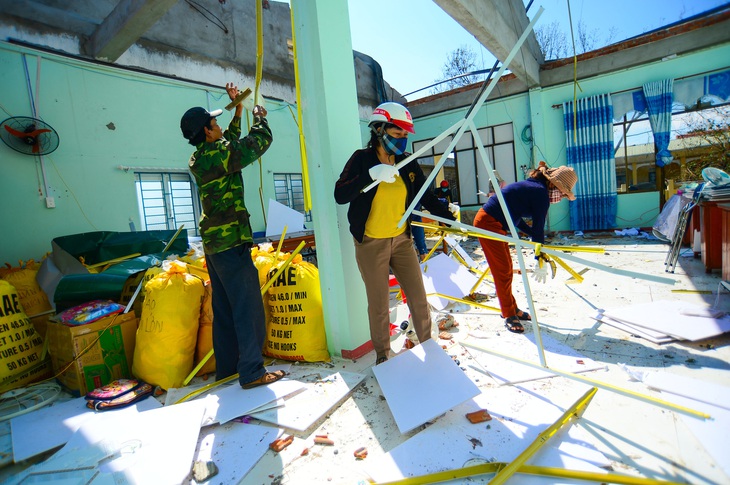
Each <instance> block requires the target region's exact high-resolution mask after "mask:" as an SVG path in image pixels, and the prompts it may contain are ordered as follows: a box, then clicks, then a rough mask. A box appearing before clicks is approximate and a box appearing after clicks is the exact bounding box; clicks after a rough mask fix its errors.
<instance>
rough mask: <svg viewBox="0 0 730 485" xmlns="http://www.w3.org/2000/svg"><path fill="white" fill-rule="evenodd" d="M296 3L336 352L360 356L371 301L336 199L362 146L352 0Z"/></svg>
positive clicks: (327, 312)
mask: <svg viewBox="0 0 730 485" xmlns="http://www.w3.org/2000/svg"><path fill="white" fill-rule="evenodd" d="M291 6H292V9H293V12H294V25H295V26H294V29H295V34H296V42H297V46H296V48H297V57H298V61H299V76H300V83H301V84H300V85H301V99H302V101H301V103H302V113H303V115H302V116H303V118H304V120H303V124H304V135H305V137H306V143H307V159H308V161H309V183H310V189H311V194H312V216H313V219H314V234H315V238H316V242H317V263H318V267H319V277H320V286H321V288H322V305H323V310H324V319H325V326H326V330H327V344H328V347H329V350H330V353H334V354H339V355H342V356H343V357H346V358H357V357H360V356H361V355H362V354H364V353H366V352H367V351H369V350H370V349H371V348H372V347H371V346H370V345H369V342H370V332H369V327H368V319H367V300H366V297H365V287H364V285H363V282H362V279H361V278H360V272H359V270H358V268H357V263H356V262H355V249H354V245H353V238H352V235H351V234H350V232H349V224H348V222H347V208H348V206H340V205H337V203H336V202H335V199H334V186H335V182H336V181H337V178H338V177H339V175H340V172H341V171H342V168H343V167H344V165H345V163H346V162H347V160H348V159H349V158H350V155H351V154H352V152H353V151H355V150H356V149H358V148H362V139H361V137H360V124H359V113H358V104H357V89H356V84H355V67H354V61H353V56H352V40H351V36H350V21H349V16H348V10H347V1H346V0H338V1H327V2H313V1H309V0H292V1H291ZM365 344H368V345H365Z"/></svg>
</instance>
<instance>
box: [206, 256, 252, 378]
mask: <svg viewBox="0 0 730 485" xmlns="http://www.w3.org/2000/svg"><path fill="white" fill-rule="evenodd" d="M205 261H206V263H207V265H208V273H209V274H210V284H211V288H212V290H213V302H212V307H213V351H214V352H215V362H216V380H221V379H224V378H226V377H229V376H232V375H233V374H235V373H238V382H239V383H240V384H241V385H243V384H247V383H249V382H251V381H255V380H256V379H258V378H260V377H261V376H263V375H264V373H265V372H266V370H265V369H264V357H263V354H262V350H263V347H264V339H265V337H266V317H265V316H264V304H263V301H262V299H261V288H260V287H259V275H258V271H257V270H256V267H255V266H254V265H253V261H252V260H251V245H250V244H246V245H241V246H236V247H234V248H231V249H228V250H227V251H223V252H221V253H217V254H206V255H205Z"/></svg>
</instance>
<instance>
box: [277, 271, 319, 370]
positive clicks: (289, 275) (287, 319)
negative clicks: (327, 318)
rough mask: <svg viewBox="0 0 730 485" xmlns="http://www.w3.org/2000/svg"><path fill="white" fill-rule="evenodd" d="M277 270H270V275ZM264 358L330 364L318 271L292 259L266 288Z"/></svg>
mask: <svg viewBox="0 0 730 485" xmlns="http://www.w3.org/2000/svg"><path fill="white" fill-rule="evenodd" d="M281 264H282V262H281V261H280V262H278V263H277V266H276V267H272V268H271V270H270V273H271V274H273V273H274V272H276V269H277V268H278V266H279V265H281ZM267 295H268V302H267V303H268V306H269V312H270V313H269V315H270V316H269V319H268V322H267V325H266V342H265V344H264V354H265V355H267V356H269V357H274V358H277V359H284V360H294V361H301V362H321V361H329V360H330V355H329V352H328V351H327V336H326V334H325V328H324V317H323V314H322V292H321V290H320V288H319V271H318V270H317V267H316V266H314V265H313V264H311V263H307V262H306V261H301V260H300V259H295V260H294V261H292V263H291V264H290V265H289V267H288V268H286V269H285V270H284V271H283V272H282V273H281V274H280V275H279V276H278V277H277V278H276V281H274V283H272V285H271V286H270V287H269V290H268V292H267Z"/></svg>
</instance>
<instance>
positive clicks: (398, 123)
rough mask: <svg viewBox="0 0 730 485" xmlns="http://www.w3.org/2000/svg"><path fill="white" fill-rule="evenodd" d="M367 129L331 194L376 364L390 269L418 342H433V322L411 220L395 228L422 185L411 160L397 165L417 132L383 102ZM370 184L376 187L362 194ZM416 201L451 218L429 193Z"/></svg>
mask: <svg viewBox="0 0 730 485" xmlns="http://www.w3.org/2000/svg"><path fill="white" fill-rule="evenodd" d="M369 126H370V140H369V141H368V144H367V146H366V147H365V148H364V149H361V150H356V151H355V152H354V153H353V154H352V156H351V157H350V159H349V160H348V161H347V163H346V164H345V167H344V168H343V170H342V173H341V174H340V177H339V179H338V180H337V182H336V183H335V191H334V196H335V201H336V202H337V203H338V204H350V206H349V208H348V210H347V219H348V221H349V223H350V233H351V234H352V236H353V238H354V243H355V257H356V259H357V266H358V268H359V269H360V275H361V276H362V279H363V282H364V283H365V291H366V294H367V301H368V320H369V324H370V338H371V339H372V342H373V346H374V347H375V354H376V361H375V364H376V365H378V364H380V363H382V362H385V361H386V360H388V357H389V351H390V320H389V318H388V314H389V300H390V292H389V285H388V278H389V274H390V270H392V272H393V275H394V276H395V277H396V279H397V280H398V283H399V284H400V287H401V289H402V290H403V292H404V293H405V296H406V300H407V302H408V308H409V310H410V312H411V316H412V318H413V326H414V328H415V331H416V335H417V337H418V341H419V342H420V343H423V342H425V341H426V340H428V339H430V338H431V326H432V322H431V314H430V311H429V306H428V302H427V301H426V290H425V289H424V287H423V279H422V277H421V267H420V265H419V263H418V257H417V255H416V251H415V250H414V248H413V243H412V242H411V235H410V232H411V226H410V222H409V221H406V224H405V225H404V226H402V227H398V224H399V222H400V220H401V219H402V217H403V215H404V214H405V212H406V208H408V207H409V206H410V204H411V203H412V202H413V200H414V198H415V196H416V194H417V193H418V192H419V191H420V190H421V188H422V187H423V184H424V183H425V181H426V177H425V175H424V174H423V171H422V170H421V167H420V166H419V165H418V163H417V162H416V161H415V160H414V161H411V162H410V163H408V164H406V165H405V166H403V167H401V168H400V169H398V168H396V167H395V165H396V164H397V163H399V162H400V161H402V160H404V159H405V158H406V157H407V156H408V154H407V153H406V151H405V150H406V146H407V144H408V134H409V133H415V131H414V130H413V121H412V119H411V113H410V112H409V111H408V110H407V109H406V108H405V107H404V106H402V105H400V104H398V103H393V102H387V103H383V104H381V105H379V106H378V107H377V108H376V109H375V110H374V111H373V113H372V115H371V116H370V123H369ZM373 182H380V183H379V184H378V185H377V186H376V187H375V188H373V189H371V190H369V191H367V192H363V189H364V188H365V187H367V186H368V185H370V184H372V183H373ZM420 202H421V203H422V204H423V205H424V206H425V208H426V209H428V210H429V211H430V212H431V213H433V214H435V215H438V216H440V217H443V218H446V219H450V220H454V216H452V215H451V213H450V212H449V211H448V209H447V208H446V206H444V205H443V204H441V203H440V202H439V201H438V200H437V199H436V198H435V197H434V196H433V194H432V193H431V192H430V191H426V192H425V193H424V195H423V197H422V198H421V201H420Z"/></svg>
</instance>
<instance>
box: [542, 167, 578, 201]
mask: <svg viewBox="0 0 730 485" xmlns="http://www.w3.org/2000/svg"><path fill="white" fill-rule="evenodd" d="M540 171H541V172H542V173H543V174H545V178H547V179H548V180H549V181H550V183H551V184H553V185H554V186H555V187H557V188H558V190H559V191H561V192H562V193H563V194H565V195H566V197H568V199H569V200H575V194H573V187H575V184H576V183H577V182H578V175H576V173H575V170H573V169H572V168H570V167H566V166H562V167H557V168H546V167H540Z"/></svg>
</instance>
